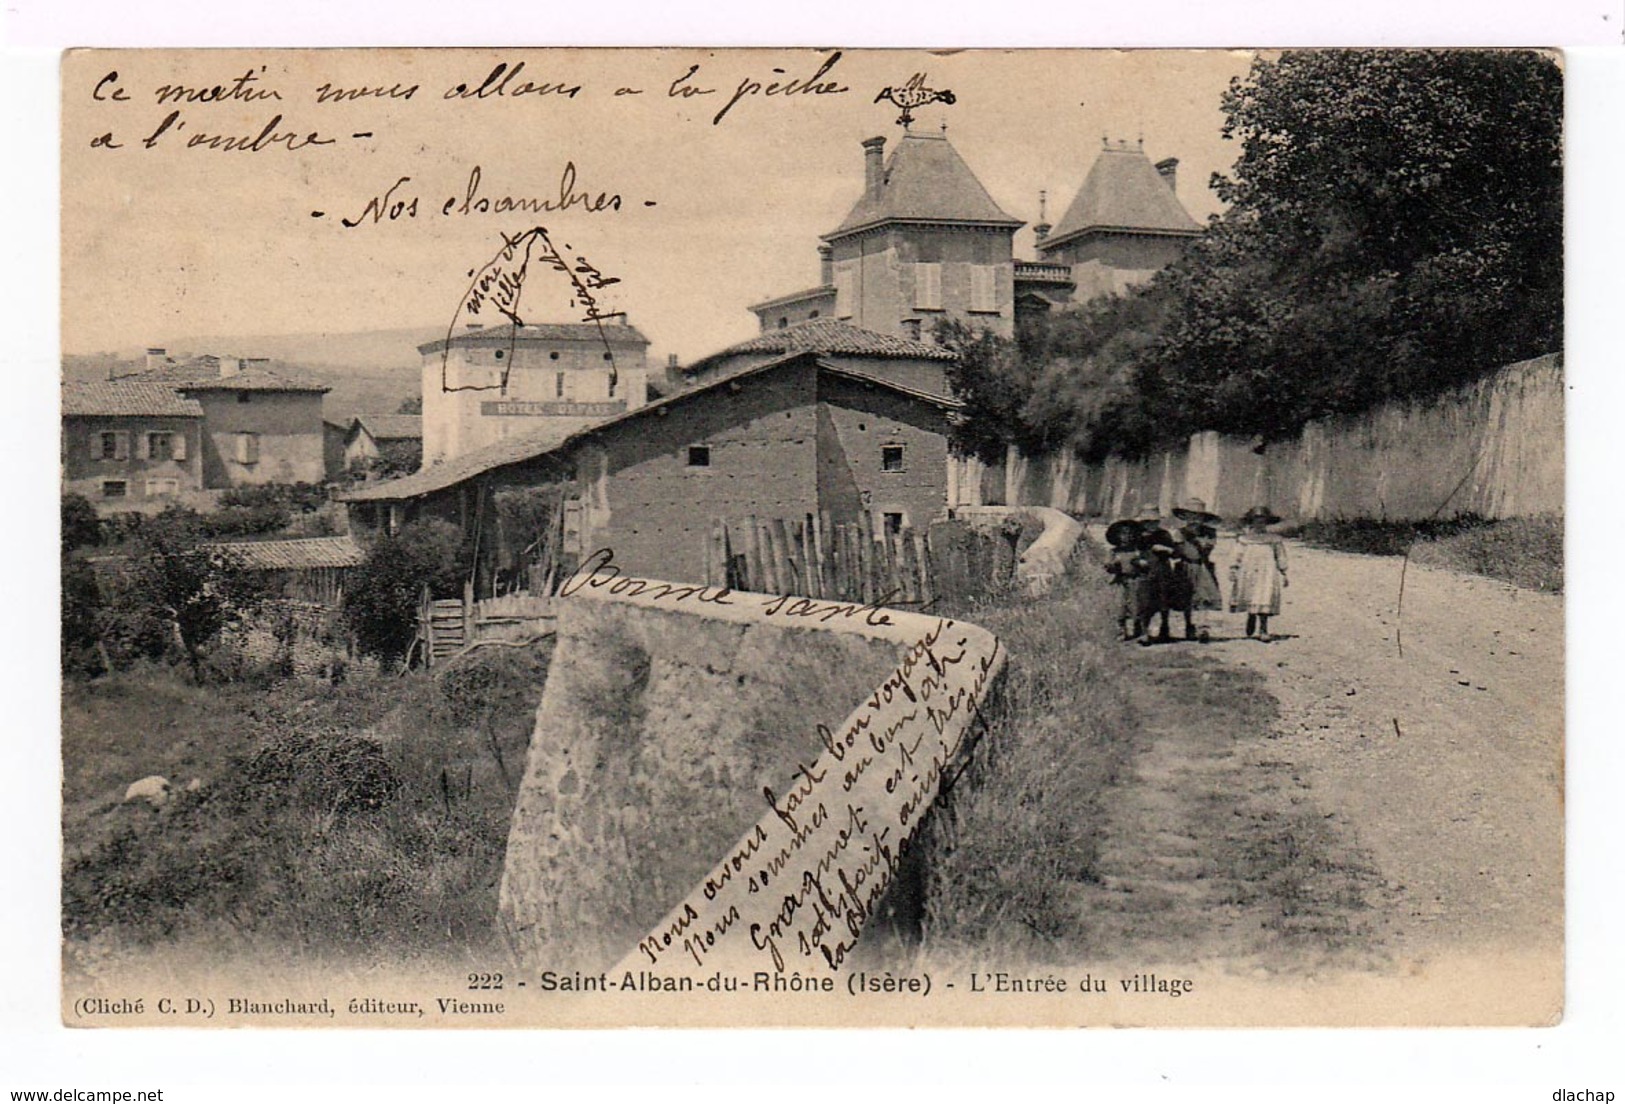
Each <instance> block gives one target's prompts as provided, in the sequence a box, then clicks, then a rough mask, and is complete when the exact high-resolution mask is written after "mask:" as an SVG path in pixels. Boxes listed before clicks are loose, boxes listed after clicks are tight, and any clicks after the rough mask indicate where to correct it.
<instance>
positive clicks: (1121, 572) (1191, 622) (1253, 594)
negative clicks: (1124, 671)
mask: <svg viewBox="0 0 1625 1104" xmlns="http://www.w3.org/2000/svg"><path fill="white" fill-rule="evenodd" d="M1220 520H1221V519H1220V517H1219V516H1218V515H1217V514H1214V513H1211V512H1209V511H1208V509H1207V503H1205V502H1203V501H1202V500H1201V499H1198V498H1191V499H1186V500H1185V501H1184V502H1183V503H1181V504H1180V505H1179V506H1177V507H1175V508H1174V510H1173V511H1172V515H1171V516H1166V517H1165V516H1164V515H1163V512H1162V510H1161V509H1160V508H1159V507H1158V506H1157V505H1156V504H1155V503H1150V504H1147V505H1145V506H1142V507H1140V509H1139V510H1138V511H1136V512H1135V514H1134V516H1133V517H1128V518H1124V519H1122V520H1121V521H1114V522H1113V523H1112V524H1111V525H1109V526H1107V527H1106V542H1107V544H1109V545H1110V546H1111V549H1112V552H1111V557H1110V558H1109V559H1108V560H1107V562H1106V570H1107V571H1108V572H1109V573H1110V574H1111V576H1112V582H1113V584H1114V585H1116V586H1118V587H1120V588H1121V590H1122V600H1121V606H1120V609H1119V623H1120V625H1121V627H1122V632H1123V639H1124V640H1138V641H1139V642H1140V643H1141V644H1146V645H1149V644H1153V643H1159V642H1169V641H1172V640H1173V634H1172V632H1171V630H1170V626H1169V618H1170V616H1171V615H1172V614H1173V613H1175V612H1177V613H1179V614H1181V615H1182V617H1183V619H1184V622H1185V625H1184V629H1185V639H1186V640H1199V641H1201V642H1202V643H1204V644H1205V643H1207V642H1208V640H1209V639H1210V634H1209V630H1208V628H1207V627H1206V626H1205V625H1199V624H1198V620H1199V617H1198V615H1199V614H1200V613H1201V612H1203V611H1208V610H1218V609H1222V608H1224V602H1223V596H1222V594H1221V592H1220V589H1219V576H1218V572H1217V570H1216V569H1215V568H1214V565H1213V553H1214V550H1215V549H1216V548H1217V547H1218V542H1219V522H1220ZM1280 520H1281V519H1280V517H1279V516H1277V515H1276V514H1275V513H1273V512H1272V511H1271V510H1270V508H1269V507H1267V506H1255V507H1253V508H1252V509H1251V510H1248V511H1247V512H1246V513H1245V514H1243V515H1242V517H1241V532H1240V534H1239V535H1238V537H1237V538H1236V553H1235V556H1234V558H1233V559H1232V562H1231V564H1230V570H1229V584H1230V603H1229V610H1230V612H1232V613H1245V614H1246V615H1247V636H1248V637H1250V638H1252V639H1255V640H1259V641H1262V642H1264V643H1269V642H1270V641H1271V640H1273V639H1274V638H1273V637H1272V636H1271V635H1270V618H1271V617H1274V616H1276V615H1278V614H1279V613H1280V612H1281V598H1282V591H1283V590H1285V588H1286V586H1287V565H1286V544H1285V542H1284V541H1283V540H1282V539H1281V537H1280V536H1279V535H1277V534H1275V533H1272V532H1270V531H1269V526H1271V525H1274V524H1276V523H1277V522H1279V521H1280ZM1154 628H1155V630H1156V631H1155V635H1153V629H1154Z"/></svg>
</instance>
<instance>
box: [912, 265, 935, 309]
mask: <svg viewBox="0 0 1625 1104" xmlns="http://www.w3.org/2000/svg"><path fill="white" fill-rule="evenodd" d="M914 307H915V309H916V310H941V309H942V266H941V265H940V264H917V265H915V266H914Z"/></svg>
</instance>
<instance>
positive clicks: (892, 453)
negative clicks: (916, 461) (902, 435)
mask: <svg viewBox="0 0 1625 1104" xmlns="http://www.w3.org/2000/svg"><path fill="white" fill-rule="evenodd" d="M880 470H881V471H883V472H900V471H902V470H903V446H902V445H881V446H880Z"/></svg>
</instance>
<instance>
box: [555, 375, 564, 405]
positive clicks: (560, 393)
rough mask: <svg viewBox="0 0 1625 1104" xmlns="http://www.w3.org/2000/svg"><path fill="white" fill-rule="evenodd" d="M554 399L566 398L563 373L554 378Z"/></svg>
mask: <svg viewBox="0 0 1625 1104" xmlns="http://www.w3.org/2000/svg"><path fill="white" fill-rule="evenodd" d="M553 397H554V398H555V399H562V398H564V373H563V372H560V373H558V374H557V375H556V376H554V377H553Z"/></svg>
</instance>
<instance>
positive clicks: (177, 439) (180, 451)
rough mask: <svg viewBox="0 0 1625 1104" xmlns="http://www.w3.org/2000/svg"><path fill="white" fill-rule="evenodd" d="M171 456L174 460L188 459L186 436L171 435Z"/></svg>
mask: <svg viewBox="0 0 1625 1104" xmlns="http://www.w3.org/2000/svg"><path fill="white" fill-rule="evenodd" d="M169 455H170V458H171V459H174V460H185V459H186V434H184V433H171V434H170V435H169Z"/></svg>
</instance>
